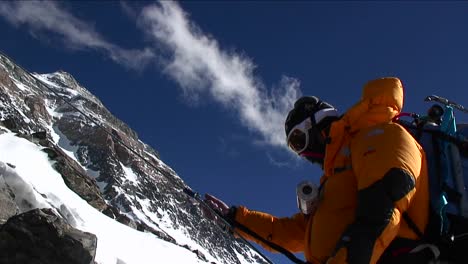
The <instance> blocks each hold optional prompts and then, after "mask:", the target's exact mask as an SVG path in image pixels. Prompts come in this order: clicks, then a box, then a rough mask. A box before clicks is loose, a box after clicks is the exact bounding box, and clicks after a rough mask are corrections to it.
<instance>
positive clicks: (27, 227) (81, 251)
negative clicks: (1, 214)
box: [0, 209, 97, 264]
mask: <svg viewBox="0 0 468 264" xmlns="http://www.w3.org/2000/svg"><path fill="white" fill-rule="evenodd" d="M96 245H97V239H96V236H95V235H93V234H90V233H86V232H82V231H80V230H78V229H75V228H73V227H71V226H70V225H68V224H67V223H66V222H65V221H63V220H62V218H61V217H59V216H57V215H56V214H55V213H54V212H53V211H52V209H35V210H31V211H28V212H26V213H23V214H19V215H16V216H14V217H11V218H10V219H9V220H8V221H7V222H6V223H5V224H4V225H3V226H1V227H0V263H33V264H63V263H69V264H92V263H94V256H95V254H96Z"/></svg>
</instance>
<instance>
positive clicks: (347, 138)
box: [235, 78, 429, 263]
mask: <svg viewBox="0 0 468 264" xmlns="http://www.w3.org/2000/svg"><path fill="white" fill-rule="evenodd" d="M402 107H403V87H402V84H401V82H400V80H399V79H397V78H382V79H377V80H374V81H370V82H369V83H367V84H366V85H365V86H364V89H363V95H362V99H361V100H360V101H359V102H358V103H357V104H356V105H354V106H353V107H352V108H351V109H349V110H348V111H347V112H346V113H345V114H344V115H343V117H342V118H341V119H340V120H338V121H335V122H334V123H332V126H331V129H330V135H329V136H330V143H329V144H327V147H326V153H325V162H324V175H323V176H322V178H321V180H320V181H321V185H322V188H321V193H320V202H319V206H318V209H317V211H316V213H315V215H313V216H312V217H305V216H304V215H302V214H296V215H294V216H292V217H287V218H286V217H285V218H278V217H274V216H272V215H269V214H266V213H262V212H257V211H251V210H249V209H247V208H246V207H243V206H240V207H238V209H237V212H236V216H235V220H236V221H237V222H239V223H241V224H242V225H244V226H246V227H248V228H249V229H251V230H253V231H254V232H256V233H257V234H259V235H260V236H262V237H263V238H265V239H267V240H269V241H271V242H273V243H275V244H277V245H280V246H281V247H283V248H285V249H287V250H289V251H292V252H304V255H305V258H306V259H307V261H308V262H310V263H325V262H327V263H376V262H377V261H378V260H379V258H380V256H381V255H382V253H383V252H384V250H385V249H386V248H387V247H388V245H389V244H390V242H391V241H392V240H393V239H394V238H395V237H402V238H409V239H417V238H418V237H417V235H416V234H415V233H414V232H413V231H412V229H411V228H410V227H408V225H407V223H406V221H404V220H403V218H402V213H403V212H407V213H408V215H409V216H410V218H411V219H412V220H413V222H414V223H415V224H416V225H417V227H418V228H419V230H425V228H426V225H427V222H428V210H429V209H428V206H429V203H428V197H429V193H428V178H427V168H426V164H425V162H426V161H425V156H424V151H423V150H422V148H421V147H420V146H419V144H418V143H417V142H416V141H415V140H414V139H413V137H412V136H411V135H410V134H409V133H408V132H407V131H406V130H405V129H404V128H403V127H402V126H400V125H399V124H397V123H393V122H392V119H393V118H394V117H395V116H396V115H397V114H399V113H400V111H401V109H402ZM239 232H240V233H241V235H242V236H244V237H245V238H247V239H250V240H253V241H255V242H257V243H259V244H262V243H261V242H260V241H257V240H255V239H254V238H252V237H250V236H249V235H247V234H245V233H242V232H241V231H239ZM262 245H263V246H264V247H265V248H267V249H269V248H268V246H267V245H264V244H262Z"/></svg>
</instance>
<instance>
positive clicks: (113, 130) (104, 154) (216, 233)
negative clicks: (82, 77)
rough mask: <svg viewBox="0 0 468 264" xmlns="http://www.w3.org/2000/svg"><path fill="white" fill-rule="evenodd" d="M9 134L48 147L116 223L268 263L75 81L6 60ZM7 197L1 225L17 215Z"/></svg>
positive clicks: (219, 258)
mask: <svg viewBox="0 0 468 264" xmlns="http://www.w3.org/2000/svg"><path fill="white" fill-rule="evenodd" d="M7 129H8V130H10V131H12V132H15V133H17V134H18V135H19V136H21V137H23V138H25V139H28V140H30V141H31V142H34V143H36V144H38V145H41V146H43V147H44V149H43V150H44V152H46V153H47V154H48V156H49V159H50V160H51V162H52V163H53V164H54V165H53V166H54V168H55V169H56V170H57V171H58V172H59V173H60V174H61V175H62V177H63V180H64V181H65V183H66V184H67V186H68V187H69V188H70V189H71V190H73V191H74V192H75V193H77V194H78V195H79V196H80V197H81V198H82V199H83V200H85V201H87V202H88V203H89V204H90V205H92V206H93V207H95V208H96V209H97V210H99V211H101V212H103V213H105V214H106V215H108V216H109V217H111V218H113V219H115V220H116V221H119V222H121V223H124V224H126V225H128V226H130V227H132V228H134V229H137V230H140V231H143V232H150V233H152V234H154V235H156V236H157V237H159V238H161V239H164V240H166V241H168V242H171V243H174V244H177V245H179V246H184V245H185V243H186V242H178V241H177V240H176V239H175V238H174V237H176V234H177V236H180V234H181V233H182V234H184V235H185V236H186V237H187V239H188V240H190V241H192V242H193V243H191V247H193V245H196V246H195V248H190V249H191V250H192V251H193V252H198V256H199V258H200V259H201V260H206V258H205V256H203V254H202V253H200V249H204V250H205V251H206V252H209V254H210V255H212V256H215V258H216V262H219V263H239V262H240V260H239V256H242V258H244V259H245V260H248V261H249V262H250V263H264V261H263V260H262V259H261V258H260V257H258V255H257V254H255V253H253V252H252V250H251V249H249V248H248V247H247V246H246V245H245V244H243V243H239V242H238V241H236V240H235V239H234V238H233V237H232V236H231V235H229V234H226V233H224V232H220V230H219V228H218V227H217V226H216V224H215V223H214V222H213V221H210V220H208V219H206V218H205V217H204V216H203V215H202V212H201V210H200V208H199V206H198V205H197V204H194V203H193V202H192V201H191V200H190V199H189V198H188V197H187V196H186V195H185V194H184V193H183V192H182V189H183V188H184V187H187V186H186V185H185V183H184V182H183V180H182V179H181V178H180V177H179V176H178V175H177V174H176V172H174V171H173V170H172V169H171V168H170V167H169V166H167V165H166V164H164V162H163V161H161V160H160V159H159V155H158V153H157V152H156V151H155V150H154V149H152V148H151V147H150V146H148V145H146V144H145V143H143V142H142V141H140V140H139V138H138V136H137V133H136V132H135V131H133V130H132V129H131V128H129V127H128V126H127V125H126V124H125V123H123V122H122V121H120V120H119V119H117V118H116V117H115V116H113V115H112V114H111V113H110V112H109V111H108V110H107V109H106V108H105V107H104V105H103V104H102V103H101V102H100V101H99V99H98V98H96V97H95V96H94V95H92V94H91V93H90V92H89V91H87V90H86V89H85V88H84V87H82V86H81V85H80V84H79V83H78V82H77V81H76V80H75V79H74V78H73V77H72V76H71V75H70V74H68V73H66V72H63V71H60V72H56V73H53V74H42V75H40V74H30V73H28V72H26V71H25V70H23V69H21V67H19V66H17V65H16V64H15V63H13V62H12V61H11V60H9V59H8V58H7V57H5V56H3V55H1V54H0V130H7ZM0 188H1V185H0ZM0 191H1V189H0ZM1 193H2V194H4V195H3V196H1V195H0V201H2V200H3V201H6V202H5V205H4V206H6V207H8V208H10V209H9V210H7V211H9V212H10V213H7V214H6V215H5V216H2V214H1V213H0V221H1V218H2V217H4V218H7V217H8V216H11V215H12V214H16V213H18V211H15V208H13V207H11V204H10V205H8V200H9V199H10V198H11V195H14V193H11V192H10V193H11V195H10V194H8V191H5V192H3V191H1ZM0 206H1V205H0ZM0 208H1V207H0ZM25 208H27V206H25ZM57 210H59V209H57ZM20 211H21V212H24V210H21V208H20ZM0 223H1V222H0ZM185 247H189V246H185ZM49 263H51V262H49ZM63 263H66V262H63Z"/></svg>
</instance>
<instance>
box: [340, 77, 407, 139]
mask: <svg viewBox="0 0 468 264" xmlns="http://www.w3.org/2000/svg"><path fill="white" fill-rule="evenodd" d="M402 108H403V85H402V84H401V81H400V80H399V79H398V78H395V77H386V78H381V79H376V80H372V81H370V82H368V83H367V84H366V85H364V88H363V91H362V98H361V100H360V101H359V102H358V103H357V104H355V105H354V106H353V107H351V108H350V109H349V110H348V111H347V112H346V114H345V115H344V116H343V118H342V121H343V122H344V123H345V126H346V127H347V128H348V129H350V132H354V131H356V130H359V129H361V128H364V127H368V126H372V125H375V124H378V123H383V122H389V121H391V120H392V119H393V118H394V117H395V116H396V115H398V114H399V113H400V112H401V109H402Z"/></svg>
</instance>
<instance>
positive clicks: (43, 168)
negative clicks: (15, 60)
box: [0, 133, 202, 264]
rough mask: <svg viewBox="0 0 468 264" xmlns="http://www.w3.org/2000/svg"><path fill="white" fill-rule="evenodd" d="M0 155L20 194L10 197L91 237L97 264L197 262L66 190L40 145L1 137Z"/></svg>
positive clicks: (2, 169) (11, 136) (3, 168)
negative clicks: (46, 209)
mask: <svg viewBox="0 0 468 264" xmlns="http://www.w3.org/2000/svg"><path fill="white" fill-rule="evenodd" d="M0 150H2V151H0V174H1V175H2V176H3V177H4V178H5V181H6V182H7V184H8V185H10V186H11V187H12V188H13V189H16V190H21V191H19V192H15V193H16V194H17V197H16V200H17V201H18V202H20V201H21V200H22V199H25V200H27V201H28V202H30V203H31V204H32V205H33V207H34V208H42V207H50V208H55V209H56V210H58V211H60V212H61V214H62V215H64V216H65V217H66V220H67V221H68V222H69V223H70V224H71V225H72V226H74V227H76V228H78V229H80V230H83V231H86V232H90V233H93V234H95V235H96V236H97V238H98V245H97V252H96V263H99V264H116V263H125V264H145V263H202V262H201V260H200V259H199V258H197V256H196V255H195V254H194V253H193V252H191V251H189V250H187V249H185V248H183V247H179V246H176V245H174V244H172V243H168V242H166V241H163V240H161V239H158V238H157V237H156V236H154V235H153V234H151V233H143V232H139V231H136V230H134V229H132V228H130V227H128V226H125V225H123V224H120V223H118V222H116V221H114V220H113V219H111V218H109V217H107V216H105V215H104V214H102V213H100V212H99V211H97V210H96V209H95V208H93V207H91V206H90V205H89V204H88V203H86V201H84V200H82V199H81V198H80V197H79V196H78V195H77V194H75V193H74V192H73V191H71V190H70V189H68V187H67V186H66V185H65V183H64V181H63V179H62V177H61V175H60V174H59V173H57V172H56V171H55V170H54V169H53V168H52V167H51V163H50V161H49V160H48V158H47V154H45V153H44V152H42V151H41V149H40V147H39V146H37V145H35V144H33V143H31V142H29V141H27V140H26V139H22V138H18V137H16V136H14V134H13V133H4V134H1V135H0ZM6 163H9V164H12V165H14V166H15V168H12V167H10V166H8V165H6ZM44 197H45V198H44ZM20 209H23V210H26V208H20Z"/></svg>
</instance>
